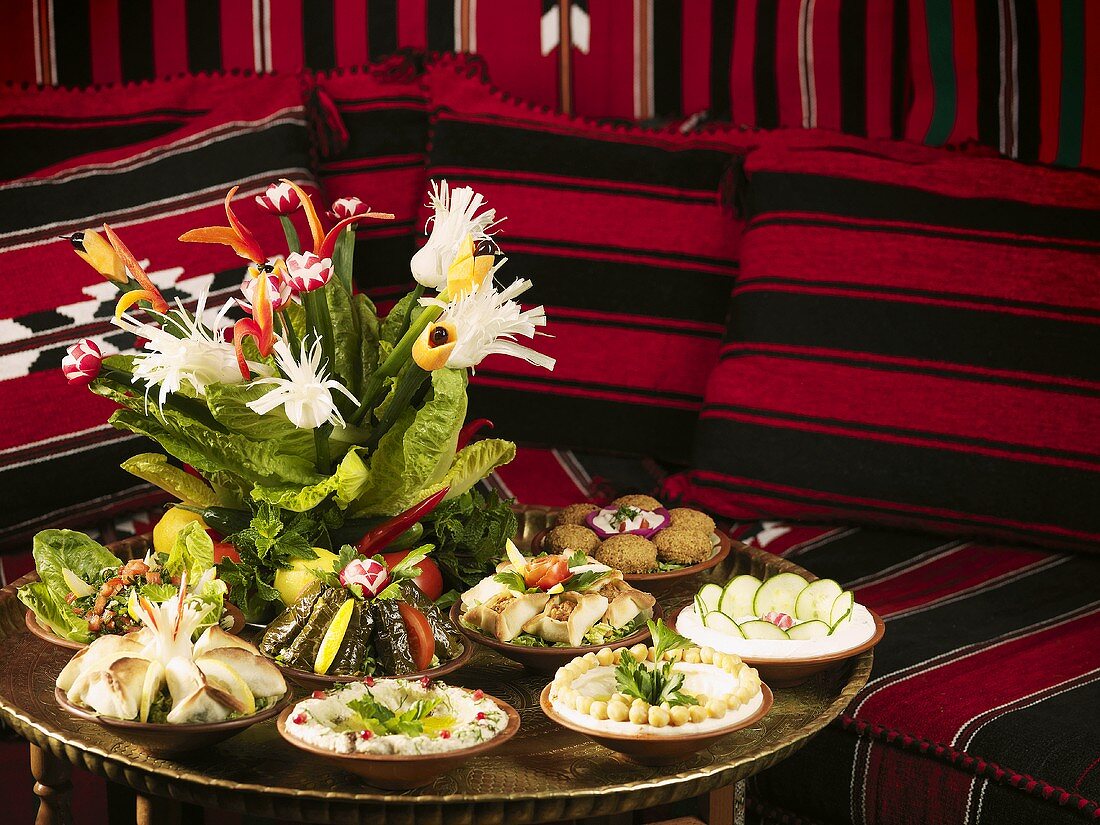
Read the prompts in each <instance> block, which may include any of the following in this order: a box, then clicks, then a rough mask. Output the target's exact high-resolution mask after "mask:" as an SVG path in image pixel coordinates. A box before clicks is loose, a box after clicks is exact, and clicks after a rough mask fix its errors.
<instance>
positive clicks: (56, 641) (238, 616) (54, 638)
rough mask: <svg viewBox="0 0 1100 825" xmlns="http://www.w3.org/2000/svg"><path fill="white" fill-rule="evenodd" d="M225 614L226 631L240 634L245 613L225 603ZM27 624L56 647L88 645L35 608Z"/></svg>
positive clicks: (74, 647)
mask: <svg viewBox="0 0 1100 825" xmlns="http://www.w3.org/2000/svg"><path fill="white" fill-rule="evenodd" d="M225 615H226V616H229V617H231V618H232V619H233V624H231V625H230V626H229V627H228V628H226V631H225V632H226V633H232V634H233V635H234V636H239V635H240V633H241V631H242V630H244V614H243V613H242V612H241V609H240V608H239V607H237V605H235V604H230V603H229V602H226V603H225ZM24 621H25V622H26V625H27V630H29V631H30V632H31V633H33V634H34V635H35V636H37V637H38V638H39V639H41V640H42V641H44V642H49V643H50V644H51V645H54V646H55V647H63V648H65V649H66V650H83V649H84V648H86V647H87V646H88V643H85V642H73V641H70V640H69V639H62V638H61V637H60V636H58V635H57V634H56V633H54V632H53V631H52V630H50V629H49V628H48V627H46V625H44V624H42V623H41V622H39V621H38V617H37V616H35V615H34V611H33V610H29V609H28V610H27V616H26V619H25V620H24Z"/></svg>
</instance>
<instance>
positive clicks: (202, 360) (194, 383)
mask: <svg viewBox="0 0 1100 825" xmlns="http://www.w3.org/2000/svg"><path fill="white" fill-rule="evenodd" d="M206 299H207V293H206V290H205V289H204V290H203V291H202V292H201V293H200V294H199V299H198V304H197V306H196V307H195V313H194V315H192V314H191V313H189V312H187V310H185V309H184V308H183V304H182V303H181V302H180V300H179V299H178V298H177V299H176V306H177V309H178V312H174V313H173V314H172V315H171V316H170V317H169V316H168V315H160V314H159V313H155V312H154V313H151V314H153V315H155V316H157V317H159V318H160V319H161V323H159V324H150V323H145V322H142V321H139V320H137V319H136V318H135V317H134V316H132V315H130V314H129V313H126V312H124V313H122V315H121V316H119V317H117V318H113V319H112V320H111V323H113V324H114V325H115V326H117V327H118V328H119V329H123V330H126V331H127V332H130V333H132V334H133V335H135V336H137V337H138V338H141V339H145V349H146V350H148V351H149V352H148V353H146V354H144V355H138V356H136V357H135V358H134V378H133V381H134V383H135V384H136V383H139V382H141V383H144V384H145V394H146V396H148V394H149V392H150V391H151V390H152V389H153V388H154V387H159V388H160V393H159V399H158V400H159V401H160V404H161V406H163V405H164V402H165V401H166V400H167V399H168V395H169V394H170V393H174V392H179V390H180V388H181V387H183V385H184V384H189V385H190V386H191V387H192V388H193V389H194V390H195V392H197V393H198V394H199V395H205V394H206V387H207V385H208V384H239V383H240V382H241V380H242V378H241V370H240V367H239V366H238V364H237V356H236V353H235V352H234V350H233V345H232V344H229V343H227V342H226V341H225V337H224V335H223V330H224V329H225V328H226V327H227V326H229V324H228V322H227V321H226V319H225V314H226V312H228V311H229V309H230V305H231V302H227V303H226V304H225V305H224V306H223V307H222V308H221V309H220V310H219V311H218V313H217V315H215V316H214V319H213V323H212V325H211V328H207V327H206V326H205V325H204V324H203V323H202V322H201V321H199V320H198V319H200V318H202V317H203V314H204V313H205V312H206ZM166 324H171V325H172V326H173V328H174V329H175V330H177V331H182V332H183V333H184V335H183V337H176V336H175V335H173V334H172V333H170V332H167V331H165V329H164V326H165V325H166ZM248 365H249V366H250V367H251V368H252V369H253V370H254V371H256V372H259V373H261V374H267V373H269V372H270V370H269V369H268V367H267V366H266V365H265V364H258V363H254V362H251V361H249V362H248Z"/></svg>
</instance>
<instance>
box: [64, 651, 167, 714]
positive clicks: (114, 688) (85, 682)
mask: <svg viewBox="0 0 1100 825" xmlns="http://www.w3.org/2000/svg"><path fill="white" fill-rule="evenodd" d="M150 664H151V662H150V661H149V660H148V659H136V658H130V657H124V658H121V659H116V660H115V661H113V662H112V663H111V664H110V665H108V666H107V667H105V668H103V669H101V670H86V671H84V672H83V673H82V674H81V675H80V676H78V677H77V678H76V680H75V681H74V682H73V685H72V687H71V688H70V689H69V691H68V692H67V693H66V695H67V696H68V697H69V701H70V702H75V703H76V704H80V705H84V706H86V707H89V708H91V709H92V710H94V711H96V712H97V713H102V714H103V715H104V716H111V717H114V718H115V719H137V718H138V714H139V712H140V711H141V692H142V688H144V687H145V672H146V671H147V670H148V669H149V667H150Z"/></svg>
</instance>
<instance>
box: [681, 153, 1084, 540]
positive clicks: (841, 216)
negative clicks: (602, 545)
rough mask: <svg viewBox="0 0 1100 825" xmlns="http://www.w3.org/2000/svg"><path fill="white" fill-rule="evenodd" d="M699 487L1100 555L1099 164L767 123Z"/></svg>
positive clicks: (752, 508) (738, 502)
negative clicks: (1090, 168)
mask: <svg viewBox="0 0 1100 825" xmlns="http://www.w3.org/2000/svg"><path fill="white" fill-rule="evenodd" d="M745 171H746V175H747V177H748V192H747V200H748V205H749V217H748V225H747V228H746V230H745V233H744V237H743V238H742V242H741V271H740V276H739V278H738V282H737V286H736V289H735V290H734V294H733V300H732V309H731V315H730V322H729V328H728V334H727V339H726V341H725V343H724V345H723V348H722V353H721V359H720V361H719V364H718V366H717V368H716V369H715V370H714V372H713V373H712V375H711V378H710V380H709V384H708V387H707V393H706V402H705V406H704V410H703V412H702V416H701V418H700V423H699V428H698V431H697V436H696V447H695V457H694V464H693V470H692V472H691V475H690V492H689V494H690V496H691V497H692V498H693V499H694V500H695V501H696V502H698V503H701V504H703V505H705V506H706V507H707V508H709V509H712V510H715V511H717V512H720V513H722V514H724V515H727V516H729V517H732V518H738V519H749V518H761V517H764V518H771V517H780V518H791V519H807V520H815V519H818V520H820V519H837V520H842V521H843V520H850V521H868V522H883V523H894V524H901V525H907V526H919V527H921V528H931V529H936V530H942V531H948V532H956V533H973V534H986V535H993V536H998V537H1002V538H1008V539H1012V540H1022V541H1033V542H1041V543H1046V544H1051V545H1057V546H1072V547H1082V548H1088V549H1093V550H1096V549H1098V548H1100V508H1098V507H1097V506H1096V502H1097V501H1100V427H1098V426H1097V424H1098V422H1100V361H1098V360H1097V358H1096V353H1097V352H1100V289H1098V288H1097V273H1098V271H1100V237H1098V236H1097V227H1098V226H1100V176H1098V175H1096V174H1095V173H1091V172H1082V171H1070V170H1058V169H1048V168H1044V167H1039V166H1026V165H1023V164H1018V163H1014V162H1012V161H1008V160H1001V159H987V158H974V157H969V156H965V155H956V154H952V153H948V152H944V151H942V150H934V149H928V148H924V147H919V146H913V145H909V144H887V143H884V142H873V141H867V140H864V139H859V138H844V137H842V136H841V137H837V136H829V135H817V134H814V133H810V132H791V133H788V134H785V135H784V134H774V135H769V136H767V137H766V138H764V139H762V143H761V147H760V148H758V149H757V150H755V151H754V152H752V153H750V154H749V156H748V158H747V160H746V162H745Z"/></svg>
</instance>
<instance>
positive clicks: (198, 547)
mask: <svg viewBox="0 0 1100 825" xmlns="http://www.w3.org/2000/svg"><path fill="white" fill-rule="evenodd" d="M213 566H214V541H213V539H211V538H210V535H209V534H208V533H207V532H206V530H204V529H203V527H202V523H201V522H198V521H189V522H188V523H187V524H186V525H184V527H183V529H182V530H180V531H179V532H178V533H176V543H175V544H173V545H172V551H171V552H170V553H169V554H168V560H167V561H165V562H164V569H165V570H167V571H168V574H169V575H171V576H179V575H181V574H182V573H184V572H185V571H186V573H187V578H188V579H189V580H190V581H191V582H197V581H198V580H199V577H200V576H202V574H203V573H205V572H206V571H207V570H209V569H210V568H211V567H213Z"/></svg>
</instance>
